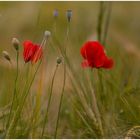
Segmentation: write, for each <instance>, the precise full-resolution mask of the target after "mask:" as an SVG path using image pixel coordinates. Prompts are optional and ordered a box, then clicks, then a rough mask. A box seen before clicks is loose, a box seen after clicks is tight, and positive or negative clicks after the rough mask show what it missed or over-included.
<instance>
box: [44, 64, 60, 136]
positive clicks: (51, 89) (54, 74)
mask: <svg viewBox="0 0 140 140" xmlns="http://www.w3.org/2000/svg"><path fill="white" fill-rule="evenodd" d="M57 69H58V64H57V65H56V67H55V70H54V73H53V77H52V82H51V87H50V94H49V99H48V104H47V109H46V113H45V119H44V122H43V127H42V133H41V138H43V135H44V131H45V127H46V123H47V118H48V112H49V108H50V103H51V98H52V93H53V92H52V91H53V85H54V79H55V76H56V72H57Z"/></svg>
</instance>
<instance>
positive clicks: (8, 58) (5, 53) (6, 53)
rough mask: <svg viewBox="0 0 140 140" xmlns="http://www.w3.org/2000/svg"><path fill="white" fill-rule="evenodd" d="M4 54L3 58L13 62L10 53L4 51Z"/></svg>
mask: <svg viewBox="0 0 140 140" xmlns="http://www.w3.org/2000/svg"><path fill="white" fill-rule="evenodd" d="M2 54H3V57H4V58H5V59H6V60H8V61H11V59H10V56H9V53H8V52H7V51H2Z"/></svg>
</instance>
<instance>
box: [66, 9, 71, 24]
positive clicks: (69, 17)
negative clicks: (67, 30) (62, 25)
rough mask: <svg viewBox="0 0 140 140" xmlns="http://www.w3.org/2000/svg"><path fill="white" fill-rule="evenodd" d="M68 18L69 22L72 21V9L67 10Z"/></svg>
mask: <svg viewBox="0 0 140 140" xmlns="http://www.w3.org/2000/svg"><path fill="white" fill-rule="evenodd" d="M66 14H67V19H68V22H70V21H71V17H72V10H67V13H66Z"/></svg>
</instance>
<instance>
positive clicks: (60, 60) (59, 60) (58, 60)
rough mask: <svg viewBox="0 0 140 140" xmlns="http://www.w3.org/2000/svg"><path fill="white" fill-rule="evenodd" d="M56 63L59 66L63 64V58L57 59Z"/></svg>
mask: <svg viewBox="0 0 140 140" xmlns="http://www.w3.org/2000/svg"><path fill="white" fill-rule="evenodd" d="M56 62H57V64H58V65H59V64H61V62H62V57H57V59H56Z"/></svg>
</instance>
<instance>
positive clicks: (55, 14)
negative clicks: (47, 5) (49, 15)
mask: <svg viewBox="0 0 140 140" xmlns="http://www.w3.org/2000/svg"><path fill="white" fill-rule="evenodd" d="M53 16H54V18H57V17H58V10H57V9H55V10H54V11H53Z"/></svg>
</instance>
